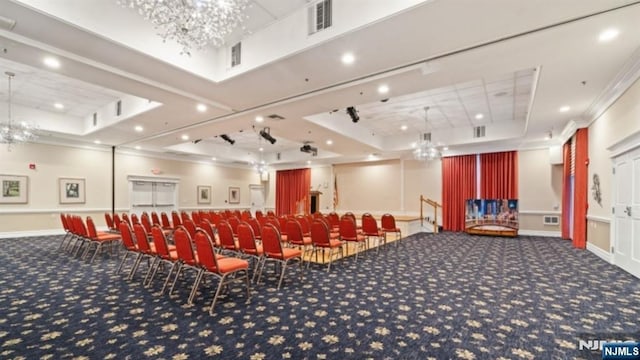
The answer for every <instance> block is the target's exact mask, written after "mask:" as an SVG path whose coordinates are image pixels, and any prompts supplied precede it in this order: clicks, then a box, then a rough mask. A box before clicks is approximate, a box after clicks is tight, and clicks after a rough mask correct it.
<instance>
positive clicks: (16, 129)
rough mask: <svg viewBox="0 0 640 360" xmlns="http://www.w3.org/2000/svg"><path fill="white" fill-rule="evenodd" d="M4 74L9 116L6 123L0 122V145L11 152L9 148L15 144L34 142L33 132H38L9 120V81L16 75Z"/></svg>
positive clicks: (30, 125) (23, 124)
mask: <svg viewBox="0 0 640 360" xmlns="http://www.w3.org/2000/svg"><path fill="white" fill-rule="evenodd" d="M4 74H5V75H7V77H8V79H9V92H8V101H7V108H8V109H9V110H8V113H9V116H8V117H7V121H3V122H0V143H1V144H7V148H8V150H9V151H11V148H12V147H13V145H15V144H20V143H23V142H29V141H33V140H35V139H36V138H37V137H38V136H37V135H36V133H35V131H37V130H38V127H37V126H35V125H32V124H29V123H27V122H24V121H23V122H19V123H16V122H14V121H13V119H12V118H11V79H13V77H14V76H15V75H16V74H14V73H12V72H10V71H6V72H5V73H4Z"/></svg>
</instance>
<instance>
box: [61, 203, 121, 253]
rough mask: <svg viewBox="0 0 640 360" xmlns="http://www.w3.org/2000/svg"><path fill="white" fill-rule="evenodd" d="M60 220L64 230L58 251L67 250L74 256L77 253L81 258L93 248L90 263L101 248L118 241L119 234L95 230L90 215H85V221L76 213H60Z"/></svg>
mask: <svg viewBox="0 0 640 360" xmlns="http://www.w3.org/2000/svg"><path fill="white" fill-rule="evenodd" d="M60 221H61V222H62V227H63V228H64V231H65V236H64V237H63V238H62V241H61V242H60V245H59V246H58V251H60V250H67V251H69V252H70V253H72V254H73V255H74V256H76V255H79V256H80V258H81V259H83V258H85V257H87V256H88V255H89V254H90V252H91V250H92V249H94V253H93V256H91V260H90V261H89V262H90V263H92V262H93V260H94V259H95V258H96V256H97V255H98V254H99V253H100V252H101V251H102V250H103V248H104V247H105V246H110V247H111V248H112V251H113V245H116V244H118V243H119V241H120V235H118V234H113V233H106V232H100V231H97V230H96V226H95V223H94V221H93V219H92V218H91V216H87V218H86V222H85V221H84V220H83V219H82V218H81V217H80V216H78V215H71V214H60Z"/></svg>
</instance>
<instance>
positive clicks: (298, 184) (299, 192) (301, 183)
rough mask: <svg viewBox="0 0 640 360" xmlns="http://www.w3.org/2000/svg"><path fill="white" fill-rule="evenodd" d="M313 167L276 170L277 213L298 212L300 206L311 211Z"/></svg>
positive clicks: (305, 210) (303, 209)
mask: <svg viewBox="0 0 640 360" xmlns="http://www.w3.org/2000/svg"><path fill="white" fill-rule="evenodd" d="M310 188H311V169H295V170H281V171H277V172H276V215H278V216H281V215H290V214H297V213H298V209H299V207H301V208H302V212H304V213H305V214H306V213H308V212H309V207H310V201H311V199H310V197H309V189H310Z"/></svg>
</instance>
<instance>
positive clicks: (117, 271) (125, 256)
mask: <svg viewBox="0 0 640 360" xmlns="http://www.w3.org/2000/svg"><path fill="white" fill-rule="evenodd" d="M127 256H129V251H126V252H125V253H124V256H123V257H122V261H120V265H119V266H118V268H117V269H116V274H117V273H119V272H120V270H121V269H122V265H124V262H125V260H127Z"/></svg>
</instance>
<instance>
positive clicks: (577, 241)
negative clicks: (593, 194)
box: [573, 128, 589, 249]
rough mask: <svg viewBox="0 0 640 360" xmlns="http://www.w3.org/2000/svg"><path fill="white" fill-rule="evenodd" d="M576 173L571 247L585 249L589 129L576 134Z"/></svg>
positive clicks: (583, 129)
mask: <svg viewBox="0 0 640 360" xmlns="http://www.w3.org/2000/svg"><path fill="white" fill-rule="evenodd" d="M575 171H576V173H575V180H574V181H575V182H574V184H575V185H574V186H575V187H574V192H573V246H575V247H577V248H578V249H584V248H586V247H587V209H588V207H589V203H588V202H587V199H588V196H589V194H588V177H589V129H588V128H582V129H578V131H577V132H576V170H575Z"/></svg>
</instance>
